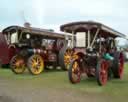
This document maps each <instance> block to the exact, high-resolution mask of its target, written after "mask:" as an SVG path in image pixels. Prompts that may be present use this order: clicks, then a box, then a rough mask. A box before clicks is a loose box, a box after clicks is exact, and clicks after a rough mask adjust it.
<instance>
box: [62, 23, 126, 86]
mask: <svg viewBox="0 0 128 102" xmlns="http://www.w3.org/2000/svg"><path fill="white" fill-rule="evenodd" d="M60 29H61V31H64V32H68V33H72V34H73V35H74V36H72V40H73V43H72V50H70V51H69V53H68V54H67V52H66V54H65V55H64V58H65V59H69V60H68V61H67V63H66V62H65V64H67V65H68V67H67V69H68V77H69V80H70V82H71V83H79V82H80V80H81V77H82V74H83V73H86V75H87V76H88V77H95V78H96V80H97V82H98V84H99V85H105V84H106V83H107V81H108V79H109V78H110V77H112V76H113V77H114V78H122V74H123V68H124V56H123V53H122V52H121V51H118V50H117V45H116V41H115V39H116V38H117V37H122V38H125V35H123V34H121V33H119V32H117V31H115V30H113V29H111V28H109V27H107V26H105V25H103V24H101V23H97V22H92V21H87V22H74V23H69V24H65V25H62V26H61V27H60ZM67 55H68V57H69V58H67Z"/></svg>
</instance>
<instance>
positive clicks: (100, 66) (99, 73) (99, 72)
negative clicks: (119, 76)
mask: <svg viewBox="0 0 128 102" xmlns="http://www.w3.org/2000/svg"><path fill="white" fill-rule="evenodd" d="M96 79H97V82H98V84H99V85H100V86H103V85H105V84H106V83H107V80H108V63H107V61H105V60H103V59H101V60H100V61H99V62H98V63H97V67H96Z"/></svg>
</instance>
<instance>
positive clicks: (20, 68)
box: [10, 55, 25, 74]
mask: <svg viewBox="0 0 128 102" xmlns="http://www.w3.org/2000/svg"><path fill="white" fill-rule="evenodd" d="M10 67H11V69H12V71H13V72H14V73H16V74H22V73H23V72H24V71H25V61H24V58H23V57H22V56H20V55H16V56H14V57H13V58H12V59H11V61H10Z"/></svg>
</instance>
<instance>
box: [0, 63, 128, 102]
mask: <svg viewBox="0 0 128 102" xmlns="http://www.w3.org/2000/svg"><path fill="white" fill-rule="evenodd" d="M127 67H128V64H125V71H124V77H123V79H122V80H119V79H112V80H109V81H108V83H107V85H106V86H103V87H100V86H98V84H97V82H96V80H95V78H91V79H90V78H84V79H83V80H82V81H81V83H79V84H75V85H74V84H71V83H70V82H69V80H68V74H67V72H66V71H47V72H43V73H42V74H40V75H37V76H33V75H31V74H29V73H28V72H25V73H24V74H21V75H16V74H14V73H12V71H10V69H0V102H8V100H9V102H35V101H36V102H60V101H61V102H121V101H122V102H128V68H127Z"/></svg>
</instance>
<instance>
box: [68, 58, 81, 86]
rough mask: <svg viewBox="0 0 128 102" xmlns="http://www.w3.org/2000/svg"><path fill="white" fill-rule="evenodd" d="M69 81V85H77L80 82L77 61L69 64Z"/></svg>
mask: <svg viewBox="0 0 128 102" xmlns="http://www.w3.org/2000/svg"><path fill="white" fill-rule="evenodd" d="M68 75H69V80H70V82H71V83H73V84H75V83H79V82H80V80H81V70H80V63H79V61H78V60H74V61H72V62H71V64H70V66H69V70H68Z"/></svg>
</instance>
